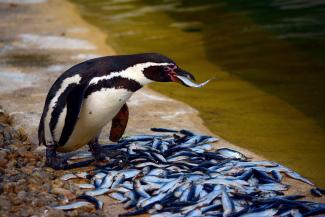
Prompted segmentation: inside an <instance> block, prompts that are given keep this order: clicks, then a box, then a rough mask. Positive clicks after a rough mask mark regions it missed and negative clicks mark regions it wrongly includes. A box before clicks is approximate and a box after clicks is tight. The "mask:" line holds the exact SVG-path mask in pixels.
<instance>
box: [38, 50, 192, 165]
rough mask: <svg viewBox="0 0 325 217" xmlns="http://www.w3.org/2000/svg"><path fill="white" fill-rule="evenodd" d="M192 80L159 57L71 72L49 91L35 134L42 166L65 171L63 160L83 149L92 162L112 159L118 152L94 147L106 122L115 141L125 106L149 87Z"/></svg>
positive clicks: (107, 60)
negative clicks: (43, 151)
mask: <svg viewBox="0 0 325 217" xmlns="http://www.w3.org/2000/svg"><path fill="white" fill-rule="evenodd" d="M181 77H182V78H186V79H192V80H195V78H194V76H193V75H192V74H191V73H189V72H187V71H185V70H183V69H181V68H180V67H179V66H178V65H177V64H176V63H175V62H174V61H173V60H172V59H170V58H168V57H166V56H164V55H162V54H158V53H143V54H131V55H115V56H105V57H99V58H95V59H91V60H87V61H85V62H82V63H79V64H77V65H74V66H72V67H71V68H70V69H68V70H67V71H65V72H64V73H62V74H61V75H60V76H59V77H58V78H57V80H56V81H55V82H54V84H53V85H52V87H51V88H50V90H49V92H48V94H47V97H46V100H45V104H44V109H43V113H42V116H41V119H40V123H39V128H38V139H39V143H40V145H41V144H42V145H45V146H46V165H47V166H49V167H52V168H54V169H65V168H67V167H68V163H67V160H68V158H69V155H68V154H67V157H64V156H63V157H62V156H59V155H58V154H57V152H60V153H71V152H73V151H75V150H78V149H79V148H81V147H83V146H85V145H88V146H89V149H90V151H91V153H92V155H93V156H94V158H95V160H99V161H100V160H103V159H105V157H115V156H118V155H120V154H121V152H119V151H117V150H116V151H112V150H106V149H104V148H102V147H101V146H100V145H99V144H98V137H99V135H100V132H101V129H102V128H103V127H104V126H105V125H106V124H108V123H109V122H111V131H110V136H109V138H110V140H111V141H113V142H116V141H118V140H119V139H120V138H121V137H122V135H123V133H124V131H125V128H126V126H127V122H128V118H129V112H128V107H127V104H126V102H127V100H128V99H129V98H130V97H131V96H132V94H133V93H135V92H136V91H137V90H139V89H141V88H142V87H143V86H144V85H147V84H149V83H152V82H178V83H181V84H183V85H185V86H187V85H186V84H184V83H183V82H182V81H181V80H180V79H179V78H181Z"/></svg>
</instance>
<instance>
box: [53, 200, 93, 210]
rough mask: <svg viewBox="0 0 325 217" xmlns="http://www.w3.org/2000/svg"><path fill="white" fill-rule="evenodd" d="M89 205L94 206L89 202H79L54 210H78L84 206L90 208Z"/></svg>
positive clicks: (56, 207) (57, 207)
mask: <svg viewBox="0 0 325 217" xmlns="http://www.w3.org/2000/svg"><path fill="white" fill-rule="evenodd" d="M88 205H92V204H91V203H89V202H87V201H77V202H74V203H70V204H67V205H61V206H55V207H53V208H55V209H61V210H71V209H77V208H80V207H83V206H88Z"/></svg>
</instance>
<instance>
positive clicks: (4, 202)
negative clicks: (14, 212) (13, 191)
mask: <svg viewBox="0 0 325 217" xmlns="http://www.w3.org/2000/svg"><path fill="white" fill-rule="evenodd" d="M10 209H11V204H10V202H9V200H8V199H7V198H6V197H4V196H2V197H0V210H10Z"/></svg>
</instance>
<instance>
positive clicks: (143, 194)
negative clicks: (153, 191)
mask: <svg viewBox="0 0 325 217" xmlns="http://www.w3.org/2000/svg"><path fill="white" fill-rule="evenodd" d="M134 190H135V191H136V192H137V193H138V194H139V195H140V196H141V197H144V198H150V195H149V194H148V193H147V192H146V191H145V190H144V188H143V187H142V185H141V183H140V180H139V179H136V180H135V181H134Z"/></svg>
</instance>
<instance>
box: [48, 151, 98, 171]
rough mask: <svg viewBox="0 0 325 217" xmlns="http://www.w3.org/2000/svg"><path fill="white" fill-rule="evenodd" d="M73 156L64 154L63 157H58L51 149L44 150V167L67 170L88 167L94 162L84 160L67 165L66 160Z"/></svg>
mask: <svg viewBox="0 0 325 217" xmlns="http://www.w3.org/2000/svg"><path fill="white" fill-rule="evenodd" d="M72 156H73V154H66V155H64V156H58V155H57V154H56V151H55V149H54V148H52V147H47V148H46V161H45V166H48V167H51V168H53V169H55V170H68V169H74V168H79V167H85V166H89V165H90V164H91V163H93V162H94V160H86V161H81V162H77V163H71V164H69V163H68V160H69V159H70V158H71V157H72Z"/></svg>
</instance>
